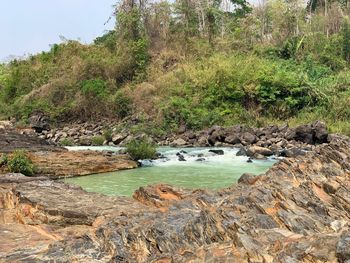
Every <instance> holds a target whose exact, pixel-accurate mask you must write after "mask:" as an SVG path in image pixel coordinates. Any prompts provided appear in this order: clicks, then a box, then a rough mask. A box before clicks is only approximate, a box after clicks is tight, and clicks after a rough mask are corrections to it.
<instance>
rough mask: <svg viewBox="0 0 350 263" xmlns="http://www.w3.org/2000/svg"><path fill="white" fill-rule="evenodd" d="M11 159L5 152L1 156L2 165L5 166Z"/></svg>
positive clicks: (0, 164)
mask: <svg viewBox="0 0 350 263" xmlns="http://www.w3.org/2000/svg"><path fill="white" fill-rule="evenodd" d="M8 161H9V157H8V155H7V154H4V155H3V156H1V158H0V167H2V166H4V165H7V163H8Z"/></svg>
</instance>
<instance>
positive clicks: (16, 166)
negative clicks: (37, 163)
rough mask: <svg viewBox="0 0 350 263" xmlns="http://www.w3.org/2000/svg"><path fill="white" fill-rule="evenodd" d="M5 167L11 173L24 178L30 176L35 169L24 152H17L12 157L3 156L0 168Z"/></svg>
mask: <svg viewBox="0 0 350 263" xmlns="http://www.w3.org/2000/svg"><path fill="white" fill-rule="evenodd" d="M2 165H7V168H8V170H9V171H10V172H12V173H21V174H24V175H26V176H32V175H34V173H35V167H34V165H33V163H32V161H31V160H30V159H29V158H28V156H27V154H26V153H25V152H24V151H21V150H18V151H15V152H14V153H13V155H12V156H10V157H9V156H7V155H4V156H3V157H2V159H1V161H0V166H2Z"/></svg>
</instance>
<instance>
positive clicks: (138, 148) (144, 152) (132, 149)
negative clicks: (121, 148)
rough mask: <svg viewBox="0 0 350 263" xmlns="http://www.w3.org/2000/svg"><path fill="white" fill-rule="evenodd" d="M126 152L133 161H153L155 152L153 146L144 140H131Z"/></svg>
mask: <svg viewBox="0 0 350 263" xmlns="http://www.w3.org/2000/svg"><path fill="white" fill-rule="evenodd" d="M126 152H127V153H128V154H129V155H130V157H131V158H132V159H133V160H135V161H139V160H146V159H154V158H155V157H156V154H157V151H156V147H155V145H153V144H152V143H149V142H148V141H147V140H145V139H139V140H136V139H135V140H132V141H131V142H129V143H128V145H127V147H126Z"/></svg>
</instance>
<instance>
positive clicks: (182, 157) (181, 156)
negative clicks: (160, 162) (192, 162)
mask: <svg viewBox="0 0 350 263" xmlns="http://www.w3.org/2000/svg"><path fill="white" fill-rule="evenodd" d="M178 161H180V162H186V159H185V157H184V156H183V155H181V154H180V155H179V158H178Z"/></svg>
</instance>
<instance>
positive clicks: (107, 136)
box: [103, 129, 112, 142]
mask: <svg viewBox="0 0 350 263" xmlns="http://www.w3.org/2000/svg"><path fill="white" fill-rule="evenodd" d="M103 137H104V138H105V140H106V141H107V142H110V141H112V130H111V129H105V130H104V131H103Z"/></svg>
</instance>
